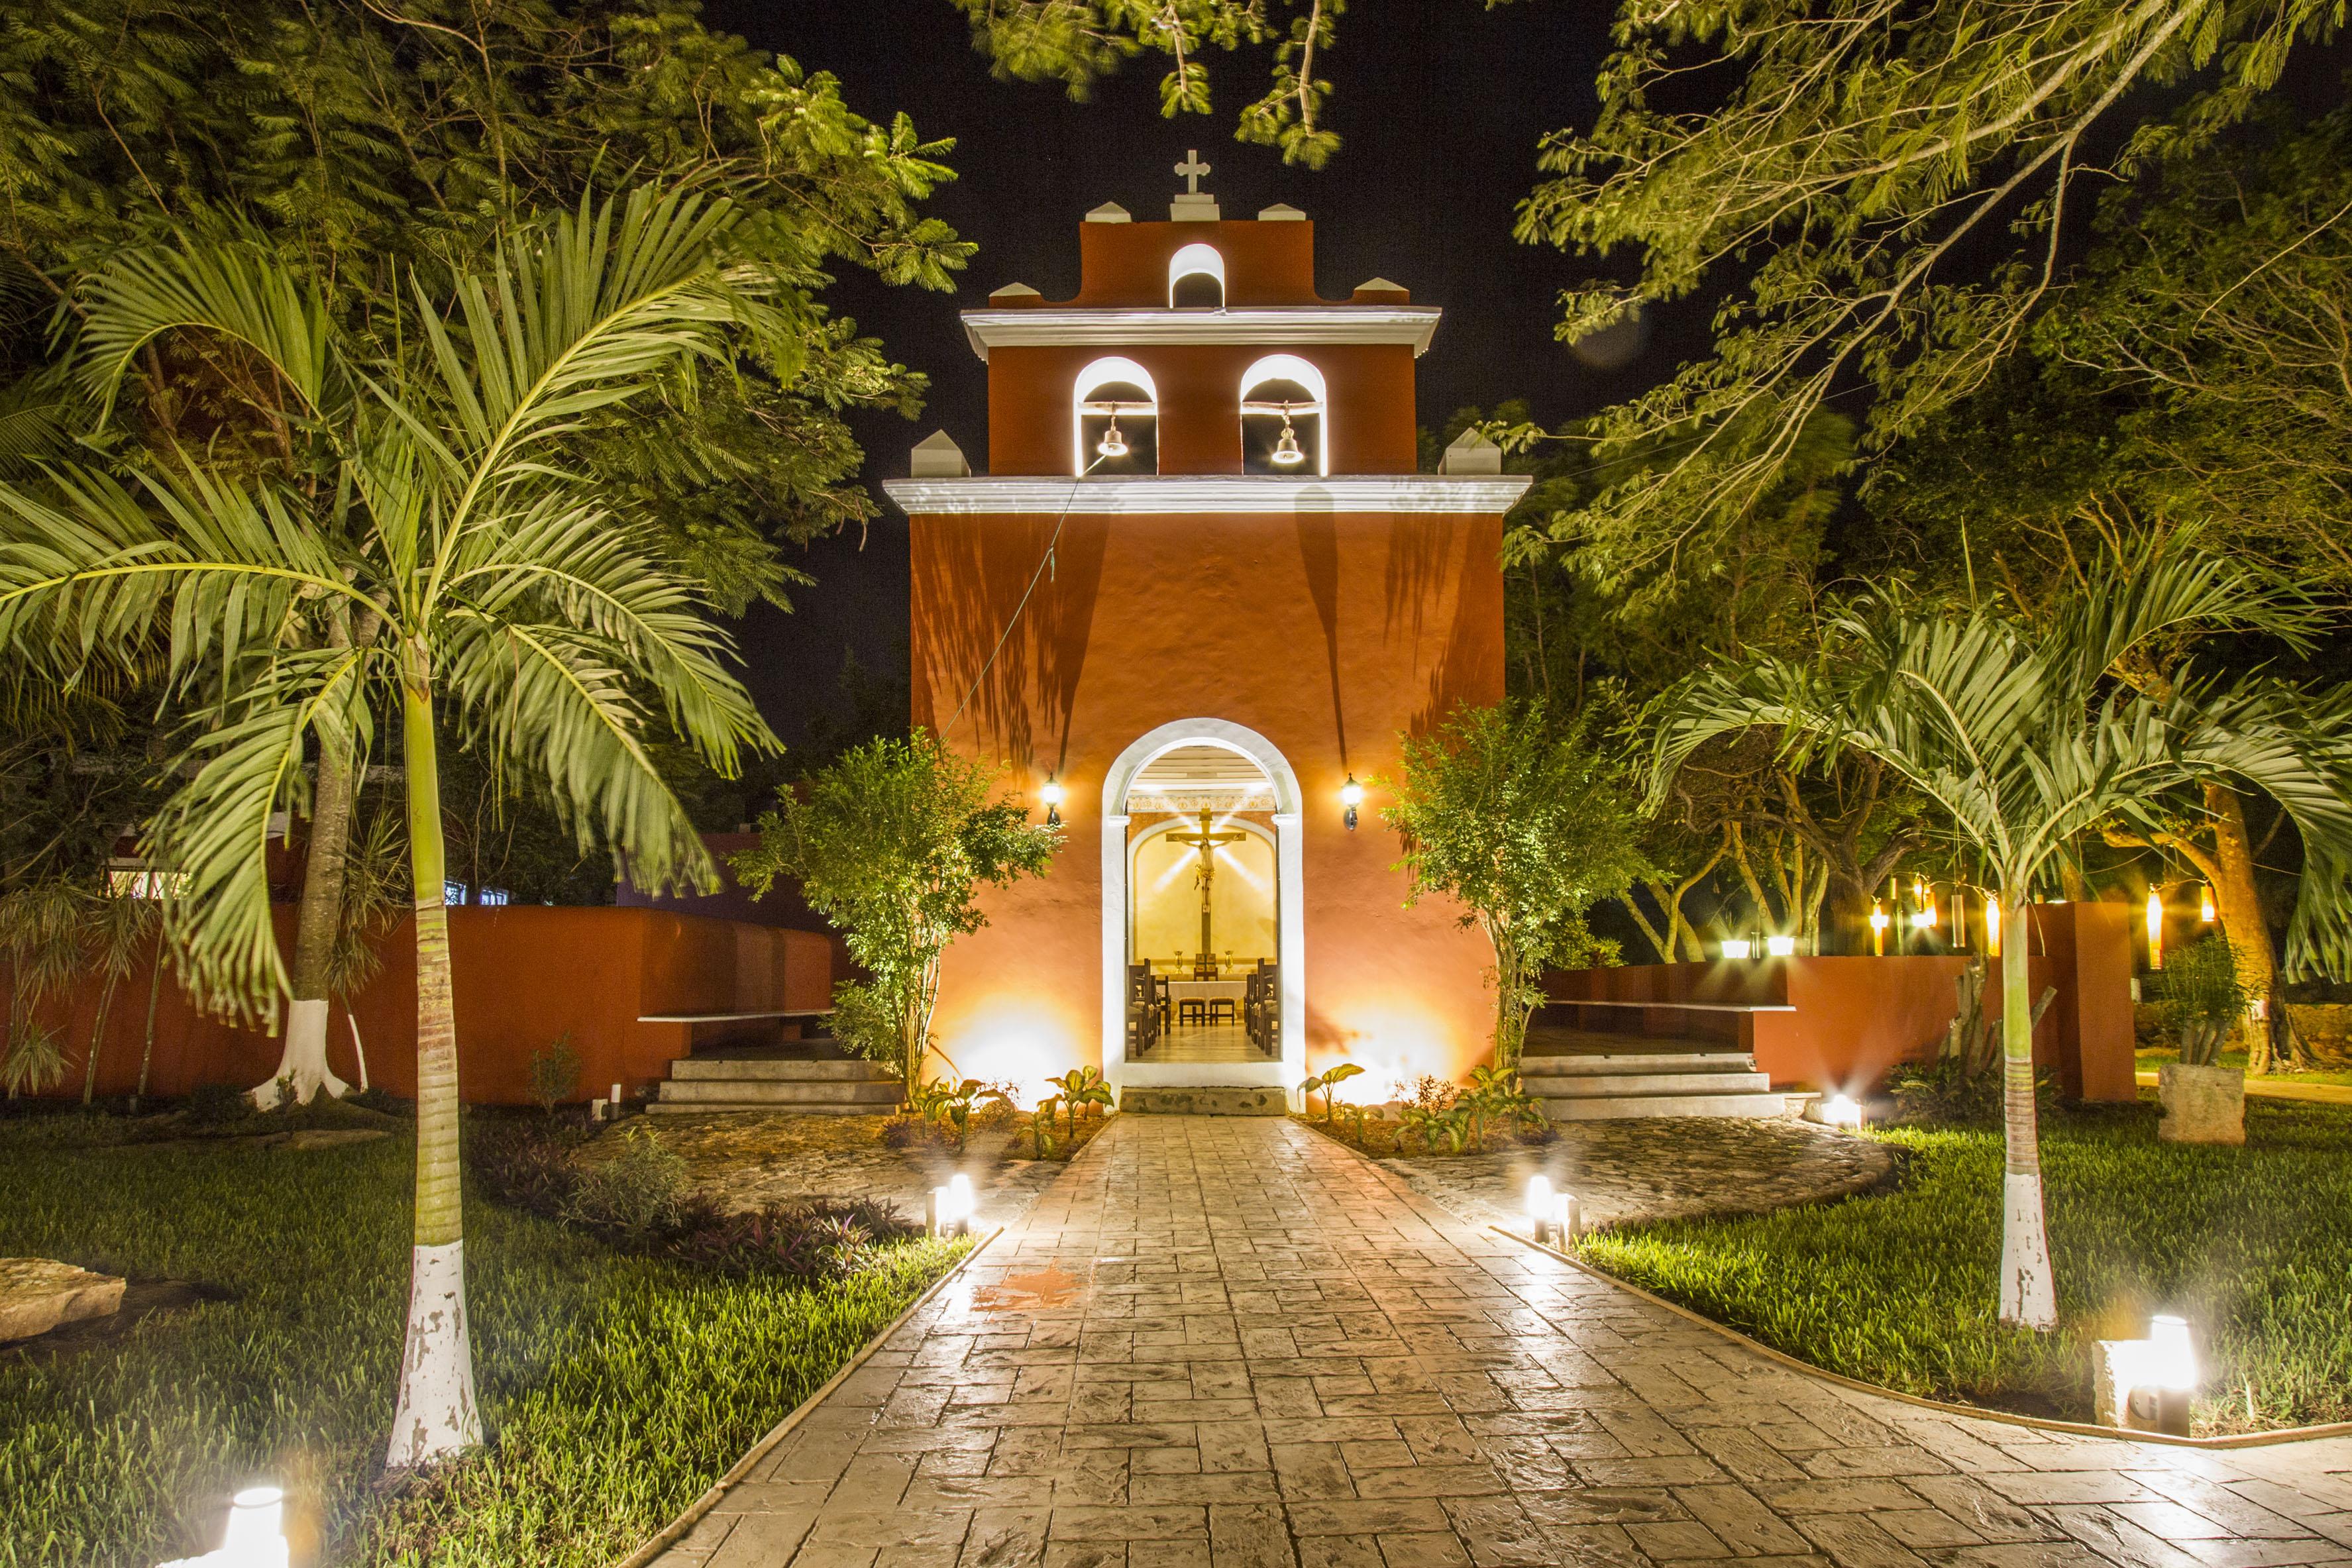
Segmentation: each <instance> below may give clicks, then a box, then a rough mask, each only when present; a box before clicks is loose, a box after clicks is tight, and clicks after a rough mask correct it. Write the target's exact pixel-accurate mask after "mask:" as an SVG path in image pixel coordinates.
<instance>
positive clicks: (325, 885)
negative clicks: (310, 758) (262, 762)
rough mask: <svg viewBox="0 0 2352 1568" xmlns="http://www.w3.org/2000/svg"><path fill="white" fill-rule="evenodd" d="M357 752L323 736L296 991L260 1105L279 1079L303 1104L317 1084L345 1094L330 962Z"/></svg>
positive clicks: (270, 1103)
mask: <svg viewBox="0 0 2352 1568" xmlns="http://www.w3.org/2000/svg"><path fill="white" fill-rule="evenodd" d="M357 773H358V758H356V757H355V756H353V755H352V747H350V746H349V745H348V744H343V743H339V742H337V741H336V740H335V739H334V738H333V737H321V738H320V746H319V785H318V788H317V789H315V790H313V791H312V792H311V797H310V843H309V845H308V846H307V847H306V849H305V851H304V853H303V857H302V904H301V910H300V913H299V915H297V916H296V917H295V923H294V966H293V974H292V976H291V980H292V993H293V994H292V998H291V999H290V1000H289V1001H288V1003H287V1004H286V1043H285V1047H284V1050H283V1051H282V1052H281V1054H280V1055H279V1057H278V1071H275V1072H273V1073H271V1074H270V1075H269V1081H268V1082H266V1083H261V1084H258V1085H257V1086H255V1087H254V1088H253V1089H252V1090H250V1091H248V1092H247V1093H248V1097H249V1098H250V1099H251V1100H252V1101H253V1103H254V1104H255V1105H256V1106H257V1107H258V1108H260V1109H261V1110H264V1111H267V1110H269V1109H271V1108H273V1107H274V1106H276V1105H277V1103H278V1096H279V1094H280V1093H281V1092H282V1091H281V1089H280V1087H279V1086H280V1085H281V1084H282V1085H285V1086H286V1087H287V1089H289V1090H290V1091H291V1092H292V1095H293V1098H294V1100H295V1103H298V1104H303V1105H307V1104H309V1103H310V1100H311V1097H312V1096H313V1095H315V1094H317V1093H318V1092H320V1090H324V1091H326V1092H328V1093H330V1094H331V1095H333V1096H334V1097H335V1098H336V1099H338V1100H340V1099H341V1098H342V1097H343V1096H344V1095H345V1094H347V1093H349V1092H351V1087H352V1086H351V1085H350V1084H348V1083H346V1082H343V1081H342V1080H341V1078H338V1077H337V1076H336V1075H335V1071H334V1069H333V1068H331V1067H330V1066H328V1065H327V969H328V962H329V959H330V957H331V955H332V954H333V952H334V948H335V936H336V934H337V933H338V932H339V931H341V929H342V920H343V858H344V855H345V854H346V852H348V851H349V849H350V847H351V838H352V798H353V796H354V795H355V794H356V793H357V792H358V779H357Z"/></svg>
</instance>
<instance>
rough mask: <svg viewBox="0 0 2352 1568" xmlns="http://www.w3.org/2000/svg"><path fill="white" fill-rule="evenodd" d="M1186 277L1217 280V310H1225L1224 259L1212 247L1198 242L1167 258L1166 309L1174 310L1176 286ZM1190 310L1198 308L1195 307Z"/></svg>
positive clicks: (1214, 247)
mask: <svg viewBox="0 0 2352 1568" xmlns="http://www.w3.org/2000/svg"><path fill="white" fill-rule="evenodd" d="M1188 277H1213V278H1215V279H1216V280H1217V308H1218V309H1220V310H1223V308H1225V258H1224V257H1223V256H1219V255H1218V254H1217V247H1216V246H1213V245H1202V244H1201V243H1199V242H1198V241H1195V242H1193V243H1192V244H1191V245H1188V246H1184V247H1183V248H1182V249H1181V250H1179V251H1178V252H1177V253H1176V254H1175V255H1174V256H1170V257H1169V258H1168V308H1170V309H1171V310H1173V309H1175V308H1176V286H1177V285H1178V284H1180V283H1181V282H1183V281H1184V280H1185V279H1186V278H1188ZM1192 308H1195V309H1197V308H1198V307H1197V306H1195V307H1192Z"/></svg>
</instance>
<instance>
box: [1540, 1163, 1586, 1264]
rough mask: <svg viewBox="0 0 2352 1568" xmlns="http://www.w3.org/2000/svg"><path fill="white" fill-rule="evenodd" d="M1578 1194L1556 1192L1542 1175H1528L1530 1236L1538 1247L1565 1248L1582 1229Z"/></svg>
mask: <svg viewBox="0 0 2352 1568" xmlns="http://www.w3.org/2000/svg"><path fill="white" fill-rule="evenodd" d="M1583 1228H1584V1226H1583V1218H1582V1215H1581V1213H1580V1211H1579V1209H1578V1207H1577V1202H1576V1195H1575V1194H1574V1193H1569V1192H1554V1191H1553V1190H1552V1189H1551V1183H1550V1182H1549V1181H1547V1180H1545V1179H1544V1178H1543V1177H1542V1176H1529V1177H1528V1240H1530V1241H1533V1242H1534V1243H1535V1244H1536V1245H1537V1246H1538V1247H1566V1246H1568V1245H1569V1244H1570V1243H1571V1242H1573V1241H1574V1240H1575V1239H1576V1238H1577V1235H1578V1233H1579V1232H1580V1231H1581V1230H1582V1229H1583Z"/></svg>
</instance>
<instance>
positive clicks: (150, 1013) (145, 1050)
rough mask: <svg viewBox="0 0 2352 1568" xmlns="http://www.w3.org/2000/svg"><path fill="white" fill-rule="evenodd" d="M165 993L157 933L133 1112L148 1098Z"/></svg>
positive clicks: (151, 963)
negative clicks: (157, 1018)
mask: <svg viewBox="0 0 2352 1568" xmlns="http://www.w3.org/2000/svg"><path fill="white" fill-rule="evenodd" d="M162 995H163V932H162V931H160V930H159V931H157V932H156V933H155V952H154V955H153V956H152V958H151V959H150V961H149V963H148V967H147V1043H146V1044H145V1046H144V1047H142V1049H141V1051H140V1052H139V1087H138V1088H137V1089H136V1090H134V1091H132V1092H131V1114H132V1115H134V1116H135V1115H137V1114H138V1113H139V1102H141V1101H142V1100H144V1099H145V1098H147V1070H148V1069H149V1068H151V1067H152V1066H153V1065H154V1064H155V1002H156V998H159V997H161V996H162Z"/></svg>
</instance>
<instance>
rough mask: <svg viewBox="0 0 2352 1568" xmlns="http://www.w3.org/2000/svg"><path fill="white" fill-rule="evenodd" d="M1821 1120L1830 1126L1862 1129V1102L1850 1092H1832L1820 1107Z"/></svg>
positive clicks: (1858, 1130)
mask: <svg viewBox="0 0 2352 1568" xmlns="http://www.w3.org/2000/svg"><path fill="white" fill-rule="evenodd" d="M1822 1121H1824V1122H1826V1123H1828V1124H1830V1125H1831V1126H1832V1127H1852V1128H1853V1130H1854V1131H1856V1132H1860V1131H1861V1130H1862V1102H1860V1101H1859V1100H1856V1099H1855V1098H1854V1097H1853V1095H1851V1094H1832V1095H1831V1096H1830V1097H1829V1102H1828V1103H1826V1104H1824V1105H1823V1106H1822Z"/></svg>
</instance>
